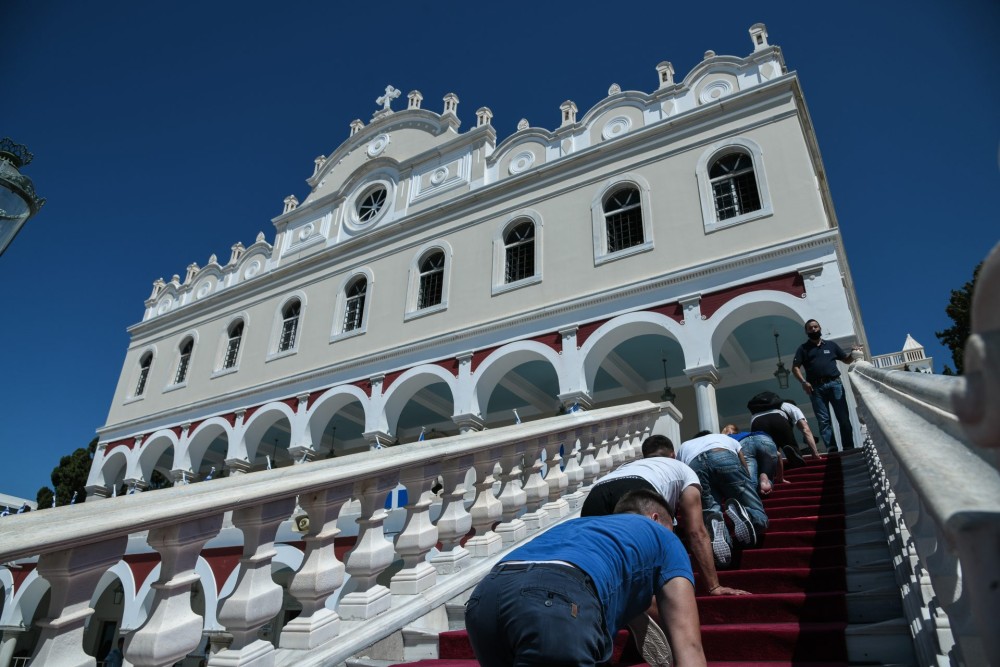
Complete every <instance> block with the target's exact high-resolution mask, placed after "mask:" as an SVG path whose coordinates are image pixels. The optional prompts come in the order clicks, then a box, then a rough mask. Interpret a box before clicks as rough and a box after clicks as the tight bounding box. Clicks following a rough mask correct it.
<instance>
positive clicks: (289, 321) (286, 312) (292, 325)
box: [278, 300, 302, 352]
mask: <svg viewBox="0 0 1000 667" xmlns="http://www.w3.org/2000/svg"><path fill="white" fill-rule="evenodd" d="M301 308H302V306H301V304H300V303H299V301H298V300H294V301H292V302H290V303H289V304H288V305H287V306H285V307H284V309H282V311H281V336H280V338H279V339H278V352H287V351H288V350H291V349H292V348H293V347H295V337H296V335H297V334H298V331H299V313H300V311H301Z"/></svg>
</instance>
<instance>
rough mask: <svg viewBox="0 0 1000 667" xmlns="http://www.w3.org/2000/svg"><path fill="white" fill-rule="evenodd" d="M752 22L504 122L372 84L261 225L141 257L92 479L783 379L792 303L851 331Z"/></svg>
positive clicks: (136, 482) (728, 397) (711, 394)
mask: <svg viewBox="0 0 1000 667" xmlns="http://www.w3.org/2000/svg"><path fill="white" fill-rule="evenodd" d="M750 37H751V43H752V51H751V52H750V54H749V55H747V56H745V57H733V56H719V55H716V54H715V53H713V52H711V51H709V52H707V53H706V54H705V58H704V60H703V61H702V62H701V63H699V64H698V65H697V66H696V67H694V69H692V70H691V71H690V72H689V73H688V74H687V75H686V76H685V77H683V79H675V72H674V70H673V67H672V66H671V64H670V63H668V62H663V63H660V64H659V65H657V66H656V68H655V70H653V71H651V75H650V83H651V84H652V85H651V88H652V90H651V91H649V92H640V91H623V90H621V89H620V87H619V86H617V85H612V86H611V88H610V89H609V90H608V95H607V97H605V98H604V99H603V100H601V101H600V102H598V103H597V104H596V105H594V106H593V108H591V109H589V110H586V111H585V112H581V111H580V110H579V109H577V107H576V105H575V104H574V103H573V102H572V101H566V102H565V103H563V104H562V105H561V106H560V109H559V112H560V118H561V122H560V125H559V126H558V127H555V128H553V129H545V128H541V127H536V126H532V125H531V124H530V123H528V122H527V121H526V120H522V122H521V123H519V124H518V129H517V131H516V132H515V133H514V134H513V135H511V136H509V137H507V138H505V139H503V140H501V141H498V138H497V135H496V131H495V129H494V127H493V125H492V113H491V111H490V110H489V109H488V108H485V107H484V108H481V109H479V110H477V111H476V112H475V123H474V126H473V127H471V128H469V129H468V130H465V131H461V130H460V128H461V122H460V120H459V113H458V107H459V99H458V96H457V95H454V94H449V95H447V96H445V98H444V100H443V106H442V108H441V111H440V112H438V111H434V110H430V109H427V108H425V105H424V100H423V97H422V95H421V94H420V93H419V92H418V91H413V92H410V93H409V94H408V95H406V96H405V98H404V96H403V95H402V94H401V93H400V91H397V90H396V89H395V88H393V87H392V86H389V87H387V88H386V89H385V93H384V94H383V95H382V96H380V97H379V98H378V103H377V107H376V111H375V113H374V115H373V116H372V118H371V120H370V121H369V122H367V123H365V122H362V121H361V120H356V121H354V122H353V123H351V125H350V128H349V132H348V137H347V138H346V140H345V141H344V142H343V143H342V144H341V145H340V146H339V147H337V148H336V150H334V151H333V152H332V153H331V154H330V155H328V156H321V157H319V158H317V159H316V162H315V172H314V173H313V175H312V177H311V178H309V179H308V184H309V186H310V188H311V190H310V192H309V194H308V196H307V197H305V198H304V200H303V201H302V202H299V201H298V200H297V199H296V198H295V197H293V196H290V197H288V198H287V199H286V200H285V206H284V211H283V213H282V214H281V215H279V216H278V217H276V218H275V219H274V221H273V222H274V228H275V233H274V236H273V239H272V240H268V238H267V237H265V235H264V234H260V235H259V236H258V237H257V240H256V242H255V243H253V244H251V245H249V246H243V245H242V244H236V245H235V246H233V250H232V254H231V256H230V257H229V258H228V260H227V261H225V263H221V262H220V261H218V259H217V258H216V257H215V256H213V257H212V258H210V260H209V262H208V263H207V264H206V265H205V266H199V265H197V264H192V265H190V266H189V267H188V269H187V271H186V274H185V275H184V276H183V278H181V277H180V276H174V277H173V278H172V279H171V280H170V281H164V280H162V279H161V280H157V281H156V282H155V283H154V286H153V291H152V294H151V295H150V297H149V299H148V300H147V301H146V304H145V314H144V316H143V318H142V321H141V322H139V323H138V324H135V325H134V326H132V327H131V328H130V329H129V332H130V336H131V342H130V344H129V348H128V351H127V353H126V357H125V362H124V366H123V369H122V373H121V376H120V380H119V383H118V386H117V390H116V392H115V395H114V399H113V402H112V405H111V408H110V412H109V415H108V420H107V423H106V425H105V426H103V427H102V428H101V429H100V430H99V437H100V445H99V448H98V452H97V455H96V457H95V460H94V465H93V469H92V472H91V475H90V479H89V480H88V494H89V496H90V497H107V496H113V495H116V494H118V493H122V492H129V491H134V490H143V489H146V488H156V487H157V486H160V485H163V484H165V483H175V484H177V483H180V484H184V483H191V482H196V481H201V480H205V479H210V478H213V477H217V476H221V475H232V474H241V473H248V472H253V471H255V470H261V469H266V468H271V467H278V466H285V465H292V464H296V463H306V462H308V461H311V460H315V459H325V458H330V457H336V456H340V455H343V454H347V453H354V452H360V451H365V450H368V449H377V448H381V447H386V446H392V445H393V444H395V443H400V442H402V443H406V442H413V441H417V440H420V439H424V438H427V437H434V436H435V435H439V434H443V435H452V434H455V433H462V432H467V431H471V430H481V429H484V428H491V427H497V426H502V425H506V424H510V423H513V422H515V421H521V420H524V421H529V420H534V419H539V418H544V417H549V416H553V415H556V414H558V413H560V412H562V411H566V410H576V409H592V408H596V407H602V406H607V405H615V404H619V403H625V402H629V401H635V400H640V399H644V398H646V399H651V400H655V401H660V400H669V401H671V402H672V403H673V405H674V407H675V408H676V411H677V412H678V414H679V415H683V419H682V420H681V435H682V436H683V437H688V436H691V435H693V434H694V433H695V432H697V431H699V430H702V429H709V430H713V431H718V430H719V426H720V424H722V423H727V422H735V423H737V424H738V425H741V424H742V425H746V424H747V423H748V421H749V415H748V413H747V412H746V409H745V404H746V401H747V399H748V398H749V397H750V396H752V395H753V394H755V393H757V392H759V391H762V390H764V389H770V390H779V391H783V390H780V389H779V384H778V379H777V378H778V376H779V375H780V371H782V370H783V369H790V366H791V357H792V354H793V353H794V350H795V347H796V346H797V345H798V344H799V343H800V342H801V341H802V340H803V338H804V336H803V333H802V325H803V323H804V322H805V321H806V320H807V319H810V318H816V319H818V320H819V321H820V322H821V323H822V325H823V327H824V333H825V337H826V338H828V339H832V340H835V341H837V342H838V343H840V344H841V346H849V345H851V344H855V343H859V344H861V345H864V344H865V342H866V341H865V334H864V328H863V325H862V321H861V314H860V309H859V306H858V303H857V299H856V296H855V294H854V290H853V283H852V280H851V274H850V270H849V268H848V264H847V259H846V256H845V253H844V247H843V243H842V240H841V236H840V231H839V226H838V222H837V219H836V214H835V212H834V207H833V203H832V199H831V196H830V192H829V189H828V187H827V181H826V177H825V173H824V170H823V165H822V161H821V158H820V152H819V147H818V145H817V141H816V136H815V133H814V131H813V127H812V123H811V120H810V117H809V113H808V110H807V108H806V105H805V102H804V99H803V94H802V90H801V86H800V83H799V80H798V77H797V76H796V74H795V73H794V72H790V71H789V70H788V69H787V68H786V66H785V63H784V59H783V57H782V54H781V51H780V49H779V48H778V47H776V46H772V45H770V44H769V42H768V36H767V32H766V29H765V27H764V26H763V25H761V24H757V25H755V26H753V27H752V28H751V29H750ZM394 104H395V105H396V106H397V108H395V109H394V108H393V105H394ZM399 107H405V108H399ZM848 349H849V348H848ZM845 377H846V374H845ZM793 385H794V383H793ZM848 394H850V392H848ZM788 395H789V397H791V398H794V399H796V400H799V402H800V403H802V404H803V408H804V409H806V412H807V414H810V412H809V409H808V405H807V404H808V401H807V400H805V399H806V397H805V395H804V394H801V393H800V392H799V390H798V388H797V387H795V386H793V387H792V389H790V390H788ZM810 416H811V414H810Z"/></svg>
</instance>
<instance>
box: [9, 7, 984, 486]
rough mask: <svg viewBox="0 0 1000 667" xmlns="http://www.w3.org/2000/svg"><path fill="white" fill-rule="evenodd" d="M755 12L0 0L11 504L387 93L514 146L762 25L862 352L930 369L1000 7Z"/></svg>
mask: <svg viewBox="0 0 1000 667" xmlns="http://www.w3.org/2000/svg"><path fill="white" fill-rule="evenodd" d="M753 4H754V3H748V2H713V3H684V4H683V5H682V4H681V3H667V2H663V1H662V0H660V1H657V2H632V3H628V4H614V3H592V2H576V3H572V4H562V3H560V4H555V3H552V4H547V3H536V4H534V5H532V6H530V9H529V8H524V7H516V5H515V4H514V3H471V2H465V3H455V2H450V1H439V2H435V3H398V4H397V3H394V2H383V3H357V4H353V3H351V4H349V3H333V2H322V3H320V2H315V3H313V2H286V3H277V2H267V3H264V2H242V3H236V2H211V3H194V2H171V3H146V2H132V1H128V2H125V1H121V2H111V1H104V0H94V1H93V2H71V1H69V0H63V1H59V0H56V1H53V2H47V3H39V2H35V1H33V0H6V1H5V2H4V3H3V4H2V6H0V21H2V23H3V25H4V39H3V40H0V63H2V67H3V90H4V104H3V109H2V112H0V136H8V135H9V136H10V137H12V138H13V139H14V140H15V141H18V142H21V143H24V144H26V145H27V146H28V148H29V149H30V150H31V151H33V152H34V153H35V162H34V163H32V164H31V165H29V166H28V167H27V168H25V170H24V172H25V173H26V174H28V175H29V176H30V177H31V178H32V179H33V180H34V182H35V185H36V188H37V190H38V192H39V194H41V195H42V196H44V197H46V198H47V199H48V203H47V204H46V205H45V207H44V209H43V210H42V212H41V213H40V214H39V215H38V216H37V217H36V218H35V219H33V220H32V221H30V222H29V223H28V226H27V227H26V228H25V230H24V231H22V233H21V234H20V236H19V237H18V238H17V239H16V240H15V242H14V244H13V245H12V246H11V247H10V248H9V249H8V251H7V252H6V253H5V254H4V255H3V257H0V285H3V291H2V297H0V299H2V302H0V309H2V311H0V312H2V313H3V321H2V326H0V349H2V350H3V353H4V360H3V368H4V373H3V382H2V390H0V392H2V393H0V409H2V411H3V414H2V418H0V446H2V447H3V452H4V453H5V457H6V459H7V463H6V464H5V465H4V467H3V468H4V472H3V474H2V477H0V492H6V493H10V494H15V495H20V496H23V497H29V498H32V499H34V497H35V494H36V492H37V490H38V488H39V487H41V486H43V485H47V484H49V473H50V471H51V469H52V467H53V466H55V465H56V464H57V463H58V460H59V457H60V456H62V455H63V454H66V453H69V452H70V451H72V450H73V449H74V448H76V447H81V446H84V445H86V444H87V443H88V442H89V441H90V439H91V438H92V437H93V435H94V433H95V430H96V429H97V428H98V427H100V426H101V425H103V423H104V420H105V419H106V417H107V413H108V407H109V405H110V401H111V396H112V393H113V391H114V388H115V385H116V383H117V380H118V375H119V372H120V370H121V363H122V360H123V359H124V355H125V350H126V348H127V345H128V335H127V333H126V328H127V327H128V326H130V325H132V324H134V323H136V322H138V321H139V320H140V319H141V317H142V314H143V301H144V300H145V299H146V298H147V297H148V296H149V293H150V290H151V284H152V281H153V280H154V279H156V278H158V277H160V276H162V277H164V278H166V279H169V278H170V276H171V275H172V274H175V273H176V274H180V275H181V276H183V274H184V271H185V267H186V266H187V265H188V264H189V263H191V262H198V263H199V264H200V265H204V264H205V262H206V261H207V260H208V257H209V255H211V254H212V253H215V254H217V255H218V256H219V257H220V258H222V260H223V261H224V260H225V258H228V256H229V248H230V246H231V245H232V244H234V243H235V242H237V241H242V242H243V243H244V244H246V245H249V244H250V243H252V242H253V240H254V237H255V236H256V234H257V232H258V231H263V232H264V233H265V234H266V235H267V237H268V239H269V240H273V237H274V228H273V226H272V225H271V222H270V219H271V218H272V217H274V216H275V215H277V214H279V213H280V212H281V207H282V199H283V198H284V197H285V196H286V195H288V194H292V193H294V194H296V195H297V196H298V197H299V199H300V200H301V199H303V198H304V196H305V195H306V194H307V192H308V187H307V186H306V184H305V180H304V179H305V178H307V177H308V176H309V175H310V174H311V173H312V167H313V158H315V157H316V156H317V155H320V154H326V155H328V154H330V153H331V152H332V151H333V150H334V149H335V148H336V147H337V146H338V145H339V144H340V143H341V142H342V141H343V140H344V139H346V138H347V136H348V131H349V130H348V125H349V123H350V121H351V120H352V119H354V118H362V119H365V120H366V121H367V120H368V119H369V118H370V117H371V114H372V112H374V111H375V109H376V106H375V102H374V100H375V98H376V97H377V96H378V95H380V94H381V93H382V91H383V89H384V88H385V86H386V84H392V85H394V86H395V87H396V88H399V89H400V90H402V91H403V92H404V94H405V93H406V92H407V91H410V90H413V89H419V90H420V91H421V92H422V93H423V94H424V107H425V108H429V109H432V110H440V107H441V102H440V100H441V98H442V97H443V96H444V95H445V94H446V93H449V92H455V93H456V94H457V95H458V96H459V98H460V100H461V103H460V105H459V118H460V119H461V120H462V124H463V129H467V128H468V127H471V126H474V124H475V115H474V114H475V110H476V109H478V108H479V107H481V106H488V107H490V108H491V109H492V110H493V113H494V119H493V123H494V126H495V127H496V128H497V132H498V135H499V138H500V139H503V138H504V137H506V136H509V135H510V134H511V133H513V132H514V130H515V128H516V125H517V122H518V120H519V119H520V118H522V117H525V118H528V119H529V120H530V121H531V123H532V124H533V125H537V126H543V127H549V128H555V127H557V126H558V124H559V105H560V104H561V103H562V102H563V101H564V100H566V99H572V100H574V101H575V102H576V104H577V106H578V107H579V108H580V111H581V114H582V113H583V112H584V111H585V110H586V109H588V108H590V106H591V105H593V104H594V103H596V102H597V101H598V100H600V99H602V98H603V97H604V96H605V95H606V93H607V89H608V87H609V86H610V85H611V84H612V83H618V84H619V85H621V87H622V88H623V89H626V90H627V89H633V90H643V91H647V92H648V91H652V90H654V89H655V87H656V72H655V66H656V65H657V63H659V62H660V61H662V60H670V61H672V62H673V64H674V67H675V69H676V70H677V73H678V75H677V78H678V79H680V78H682V77H683V76H684V75H685V74H686V73H687V72H688V71H689V70H690V69H691V68H692V67H693V66H694V65H696V64H697V63H698V62H699V61H700V60H701V59H702V56H703V54H704V52H705V51H706V50H707V49H713V50H715V51H716V52H717V53H719V54H726V55H739V56H744V55H746V54H748V53H749V52H750V51H751V50H752V47H751V44H750V38H749V35H748V33H747V29H748V28H749V27H750V25H752V24H753V23H755V22H758V21H760V22H764V23H766V24H767V28H768V32H769V35H770V42H771V43H772V44H777V45H779V46H781V47H782V50H783V52H784V55H785V59H786V62H787V64H788V67H789V68H790V69H793V70H796V71H797V72H798V73H799V76H800V78H801V81H802V84H803V88H804V90H805V94H806V100H807V103H808V105H809V111H810V113H811V116H812V119H813V123H814V125H815V127H816V131H817V135H818V137H819V143H820V149H821V151H822V156H823V160H824V163H825V166H826V170H827V174H828V177H829V182H830V187H831V191H832V194H833V200H834V204H835V207H836V212H837V216H838V219H839V222H840V225H841V228H842V233H843V238H844V242H845V244H846V248H847V256H848V261H849V264H850V268H851V271H852V274H853V277H854V281H855V285H856V289H857V293H858V296H859V299H860V302H861V308H862V314H863V318H864V324H865V328H866V331H867V335H868V341H869V344H870V347H871V350H870V351H871V352H872V353H874V354H879V353H885V352H892V351H896V350H898V349H899V348H900V346H901V345H902V343H903V340H904V339H905V337H906V334H907V333H911V334H912V335H913V336H914V337H915V338H916V339H917V340H918V341H920V342H921V343H923V344H924V345H925V346H927V348H928V350H929V353H930V354H932V355H933V356H934V357H935V364H936V368H937V369H938V370H939V371H940V370H941V368H942V366H943V364H944V363H951V358H950V355H949V354H948V353H947V351H945V350H944V349H943V348H942V347H941V346H940V345H938V343H937V340H936V339H935V337H934V332H935V331H937V330H940V329H942V328H944V327H946V326H948V325H949V324H950V321H949V320H948V319H947V317H946V316H945V314H944V308H945V305H946V304H947V302H948V296H949V290H951V289H953V288H955V287H958V286H959V285H961V284H963V283H964V282H965V281H967V280H969V279H970V277H971V273H972V269H973V267H974V266H975V265H976V263H978V262H979V261H980V260H982V259H983V258H984V257H985V256H986V253H987V252H988V251H989V249H990V248H991V247H992V246H993V245H994V244H995V243H996V242H997V241H998V240H1000V216H998V215H997V213H996V201H997V199H998V195H1000V188H998V169H997V167H998V162H997V161H998V138H1000V122H998V121H1000V85H998V83H997V76H996V65H997V63H1000V4H997V3H996V2H995V1H992V0H969V1H965V2H927V1H926V0H916V1H909V2H903V1H901V0H889V1H886V2H840V3H810V2H769V3H763V4H761V6H760V7H759V8H754V7H753ZM687 5H698V7H693V6H692V7H687ZM399 106H400V104H399V102H397V108H398V107H399Z"/></svg>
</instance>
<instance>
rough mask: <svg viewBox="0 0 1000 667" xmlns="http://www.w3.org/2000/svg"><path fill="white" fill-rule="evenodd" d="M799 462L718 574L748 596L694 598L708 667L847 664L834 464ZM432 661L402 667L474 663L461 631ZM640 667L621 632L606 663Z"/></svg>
mask: <svg viewBox="0 0 1000 667" xmlns="http://www.w3.org/2000/svg"><path fill="white" fill-rule="evenodd" d="M850 455H851V454H848V456H850ZM806 461H807V465H806V466H805V467H802V468H798V469H796V470H791V471H788V472H787V473H786V477H787V479H788V480H789V483H787V484H777V485H775V489H774V491H773V492H772V493H771V494H770V495H769V496H767V497H766V498H764V507H765V509H766V510H767V513H768V518H769V521H770V525H769V527H768V531H767V535H766V536H765V537H764V539H763V541H762V543H761V545H760V546H758V547H757V548H754V549H747V550H745V551H743V552H737V553H735V554H734V559H733V565H732V566H731V568H730V569H728V570H725V571H721V572H719V577H720V580H721V581H722V583H723V584H724V585H726V586H732V587H736V588H742V589H745V590H748V591H750V592H751V593H753V595H751V596H740V597H711V596H699V597H698V612H699V614H700V619H701V634H702V641H703V644H704V647H705V656H706V658H708V661H709V665H710V666H712V667H736V666H737V665H759V666H761V667H764V666H769V667H782V666H793V667H843V666H844V665H846V664H847V663H846V660H847V644H846V641H845V637H844V633H845V629H846V627H847V601H846V589H847V585H846V574H845V572H846V569H845V567H846V562H847V559H846V553H845V548H844V544H845V536H844V527H845V509H844V493H843V474H842V471H841V455H831V456H829V457H826V458H824V459H822V460H819V461H816V460H814V459H806ZM695 576H696V577H697V573H696V575H695ZM699 590H700V589H699ZM567 639H569V638H567ZM439 655H440V656H441V659H440V660H422V661H420V662H417V663H409V664H410V665H425V666H426V667H459V666H462V667H471V666H474V665H476V664H477V663H476V661H475V659H474V657H473V654H472V648H471V646H470V645H469V642H468V638H467V636H466V634H465V632H464V631H461V630H459V631H453V632H443V633H441V635H440V644H439ZM641 660H642V658H641V657H639V656H638V654H637V653H636V651H635V648H634V646H633V645H632V642H631V641H629V638H628V634H627V632H626V631H623V632H620V633H619V636H618V641H617V642H616V647H615V655H614V657H613V659H612V662H611V663H610V664H611V665H612V666H613V667H626V666H633V665H644V664H645V663H643V662H642V661H641Z"/></svg>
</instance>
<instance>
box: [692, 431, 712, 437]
mask: <svg viewBox="0 0 1000 667" xmlns="http://www.w3.org/2000/svg"><path fill="white" fill-rule="evenodd" d="M704 435H712V432H711V431H698V432H697V433H695V434H694V437H696V438H700V437H702V436H704Z"/></svg>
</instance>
